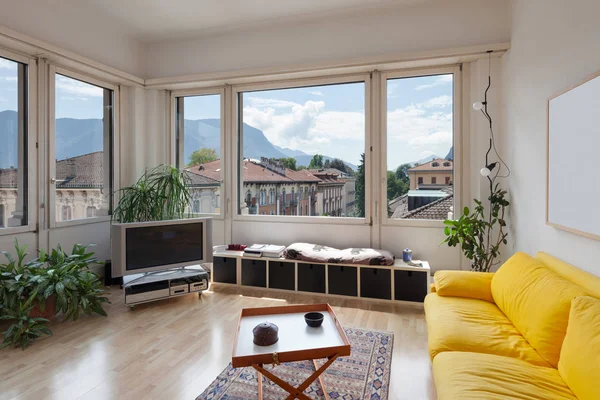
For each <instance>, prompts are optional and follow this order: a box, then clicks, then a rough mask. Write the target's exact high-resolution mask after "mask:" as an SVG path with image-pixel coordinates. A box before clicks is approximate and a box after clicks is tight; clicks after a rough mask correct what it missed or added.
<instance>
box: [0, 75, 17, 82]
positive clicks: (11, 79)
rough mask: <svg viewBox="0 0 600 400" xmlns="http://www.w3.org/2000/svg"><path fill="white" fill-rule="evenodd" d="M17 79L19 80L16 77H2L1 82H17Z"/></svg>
mask: <svg viewBox="0 0 600 400" xmlns="http://www.w3.org/2000/svg"><path fill="white" fill-rule="evenodd" d="M17 79H18V78H17V77H16V76H0V80H3V81H8V82H16V81H17Z"/></svg>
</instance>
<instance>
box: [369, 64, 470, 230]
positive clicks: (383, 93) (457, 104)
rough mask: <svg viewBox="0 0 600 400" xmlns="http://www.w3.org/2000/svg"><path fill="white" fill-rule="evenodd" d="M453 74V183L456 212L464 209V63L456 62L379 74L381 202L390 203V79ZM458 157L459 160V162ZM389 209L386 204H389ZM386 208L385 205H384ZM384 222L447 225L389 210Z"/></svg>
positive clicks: (387, 224) (427, 225) (393, 224)
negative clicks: (391, 213) (393, 214)
mask: <svg viewBox="0 0 600 400" xmlns="http://www.w3.org/2000/svg"><path fill="white" fill-rule="evenodd" d="M445 74H453V90H452V92H453V99H452V114H453V117H452V118H453V121H452V122H453V124H452V125H453V126H452V127H453V138H452V146H453V148H454V163H453V166H454V167H453V171H452V185H453V186H454V189H453V193H454V207H453V209H454V212H455V215H456V210H461V209H462V197H461V193H462V176H463V171H462V162H461V160H462V145H463V138H462V67H461V64H453V65H448V66H440V67H434V68H416V69H410V70H406V69H405V70H394V71H385V72H382V73H381V75H380V81H379V87H380V93H379V104H380V112H379V115H378V117H379V124H380V125H379V126H380V127H381V129H380V135H379V140H380V142H379V143H380V148H381V155H380V163H379V173H380V176H381V186H380V191H379V201H380V202H381V204H382V205H387V204H388V198H387V154H388V151H387V150H388V149H387V114H388V110H387V108H388V107H387V81H388V79H397V78H418V77H425V76H435V75H445ZM456 160H458V162H456ZM386 208H387V207H386ZM381 209H382V210H384V208H383V207H382V208H381ZM381 214H382V218H381V224H382V226H404V227H421V228H442V227H444V221H443V220H425V219H393V218H390V217H388V215H387V212H385V211H382V213H381Z"/></svg>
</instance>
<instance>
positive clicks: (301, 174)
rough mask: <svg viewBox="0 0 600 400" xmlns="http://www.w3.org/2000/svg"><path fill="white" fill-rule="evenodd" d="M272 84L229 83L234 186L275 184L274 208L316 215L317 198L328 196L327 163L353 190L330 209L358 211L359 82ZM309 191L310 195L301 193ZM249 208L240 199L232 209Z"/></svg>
mask: <svg viewBox="0 0 600 400" xmlns="http://www.w3.org/2000/svg"><path fill="white" fill-rule="evenodd" d="M275 86H276V88H273V87H274V85H270V87H271V88H270V89H264V88H261V87H259V86H258V85H250V86H248V87H247V88H248V90H244V89H239V90H236V91H235V92H236V93H237V95H238V97H237V99H238V109H239V110H240V111H239V112H240V115H239V116H238V120H239V123H238V129H239V136H238V139H239V143H238V156H239V160H240V161H239V163H240V164H239V182H238V183H239V187H240V193H245V192H246V188H247V187H249V186H253V185H256V187H258V188H261V187H263V186H267V185H269V186H275V188H276V189H275V192H274V193H275V194H280V198H279V199H278V201H276V203H277V204H275V209H274V210H273V211H274V215H301V214H303V215H306V216H308V215H310V216H324V215H326V214H328V211H327V210H328V208H326V207H327V206H326V204H325V199H331V198H332V197H333V190H332V187H331V186H330V184H329V182H330V181H331V180H332V179H334V178H332V172H331V169H337V170H340V171H342V172H343V173H344V176H346V177H345V178H344V185H346V184H347V185H352V186H353V187H357V188H360V190H358V191H357V194H356V201H355V203H354V204H352V205H351V206H349V207H346V206H345V205H344V208H343V209H342V207H340V209H342V210H341V212H339V213H335V214H336V216H339V215H344V216H349V217H357V218H364V216H365V189H364V187H365V175H366V174H365V165H364V164H365V143H366V141H365V137H366V135H365V97H366V96H365V86H366V85H365V82H364V81H359V82H351V83H345V82H344V83H338V84H327V85H318V86H305V87H292V88H290V87H280V86H281V85H275ZM328 171H329V172H328ZM302 188H304V190H305V195H304V196H302ZM309 191H310V193H315V195H314V196H312V195H311V196H308V193H309ZM331 207H333V206H331ZM302 208H304V213H303V212H301V210H302ZM256 211H257V210H256V209H254V208H252V207H250V208H244V206H243V204H240V208H239V210H238V212H239V214H243V215H244V214H247V215H253V214H256Z"/></svg>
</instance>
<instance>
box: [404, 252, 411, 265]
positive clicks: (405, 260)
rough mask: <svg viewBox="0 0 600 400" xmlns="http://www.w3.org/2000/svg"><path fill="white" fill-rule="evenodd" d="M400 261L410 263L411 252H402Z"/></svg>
mask: <svg viewBox="0 0 600 400" xmlns="http://www.w3.org/2000/svg"><path fill="white" fill-rule="evenodd" d="M402 261H404V262H405V263H407V262H411V261H412V250H411V249H404V250H402Z"/></svg>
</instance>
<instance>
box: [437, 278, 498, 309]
mask: <svg viewBox="0 0 600 400" xmlns="http://www.w3.org/2000/svg"><path fill="white" fill-rule="evenodd" d="M493 276H494V273H492V272H471V271H437V272H436V273H435V275H434V276H433V280H434V284H435V291H436V293H437V294H438V296H449V297H465V298H469V299H478V300H485V301H489V302H490V303H494V298H493V297H492V277H493Z"/></svg>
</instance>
